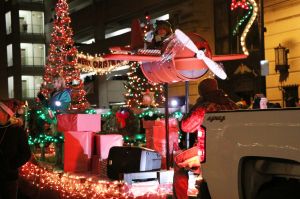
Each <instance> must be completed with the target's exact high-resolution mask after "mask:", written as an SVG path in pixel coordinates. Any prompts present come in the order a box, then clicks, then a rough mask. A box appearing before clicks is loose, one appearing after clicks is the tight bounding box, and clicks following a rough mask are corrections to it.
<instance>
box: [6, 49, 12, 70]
mask: <svg viewBox="0 0 300 199" xmlns="http://www.w3.org/2000/svg"><path fill="white" fill-rule="evenodd" d="M6 54H7V66H12V65H13V46H12V44H9V45H7V46H6Z"/></svg>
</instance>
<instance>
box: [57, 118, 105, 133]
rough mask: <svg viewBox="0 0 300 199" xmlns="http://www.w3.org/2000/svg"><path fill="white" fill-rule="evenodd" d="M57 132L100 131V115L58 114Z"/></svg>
mask: <svg viewBox="0 0 300 199" xmlns="http://www.w3.org/2000/svg"><path fill="white" fill-rule="evenodd" d="M57 130H58V131H61V132H64V131H91V132H98V131H101V116H100V114H59V115H57Z"/></svg>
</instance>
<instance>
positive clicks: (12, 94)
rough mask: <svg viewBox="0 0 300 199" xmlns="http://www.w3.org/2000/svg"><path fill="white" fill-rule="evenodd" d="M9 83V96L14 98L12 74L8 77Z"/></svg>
mask: <svg viewBox="0 0 300 199" xmlns="http://www.w3.org/2000/svg"><path fill="white" fill-rule="evenodd" d="M7 83H8V97H9V98H14V96H15V95H14V77H13V76H10V77H8V79H7Z"/></svg>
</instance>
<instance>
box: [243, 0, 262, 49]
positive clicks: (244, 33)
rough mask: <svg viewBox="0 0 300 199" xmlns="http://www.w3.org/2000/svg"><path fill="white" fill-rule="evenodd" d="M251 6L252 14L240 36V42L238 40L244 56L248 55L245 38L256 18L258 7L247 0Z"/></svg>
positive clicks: (252, 1) (250, 0) (251, 0)
mask: <svg viewBox="0 0 300 199" xmlns="http://www.w3.org/2000/svg"><path fill="white" fill-rule="evenodd" d="M249 2H250V4H251V6H252V7H253V12H252V15H251V17H250V19H249V21H248V23H247V24H246V27H245V29H244V31H243V33H242V35H241V40H240V43H241V46H242V50H243V53H244V54H245V55H249V51H248V49H247V46H246V37H247V34H248V32H249V30H250V28H251V26H252V24H253V22H254V20H255V18H256V16H257V12H258V7H257V4H256V2H255V0H249Z"/></svg>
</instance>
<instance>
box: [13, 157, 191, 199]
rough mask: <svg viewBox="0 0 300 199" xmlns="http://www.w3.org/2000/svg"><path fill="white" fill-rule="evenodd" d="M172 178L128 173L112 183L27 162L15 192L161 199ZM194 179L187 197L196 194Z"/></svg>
mask: <svg viewBox="0 0 300 199" xmlns="http://www.w3.org/2000/svg"><path fill="white" fill-rule="evenodd" d="M133 178H138V179H139V180H136V181H135V180H133ZM146 179H147V180H146ZM149 179H151V180H149ZM172 179H173V170H172V169H171V170H160V171H150V172H139V173H130V174H129V173H128V174H124V180H122V181H113V180H110V179H108V178H100V177H99V175H95V174H92V173H90V172H85V173H71V172H63V171H62V170H51V169H50V168H49V166H48V168H47V167H43V166H42V165H36V164H33V163H31V162H28V163H27V164H25V165H24V166H23V167H22V168H21V169H20V179H19V191H20V193H21V195H22V196H23V198H26V199H66V198H68V199H86V198H89V199H92V198H95V199H96V198H97V199H107V198H115V199H117V198H118V199H119V198H120V199H122V198H124V199H125V198H128V199H131V198H137V199H144V198H145V199H163V198H172ZM194 180H195V176H193V175H190V181H189V191H188V194H189V198H196V195H197V190H196V189H195V188H194V182H195V181H194Z"/></svg>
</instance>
